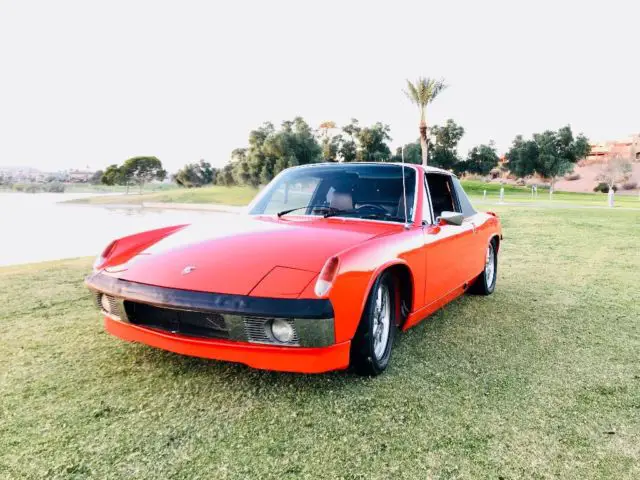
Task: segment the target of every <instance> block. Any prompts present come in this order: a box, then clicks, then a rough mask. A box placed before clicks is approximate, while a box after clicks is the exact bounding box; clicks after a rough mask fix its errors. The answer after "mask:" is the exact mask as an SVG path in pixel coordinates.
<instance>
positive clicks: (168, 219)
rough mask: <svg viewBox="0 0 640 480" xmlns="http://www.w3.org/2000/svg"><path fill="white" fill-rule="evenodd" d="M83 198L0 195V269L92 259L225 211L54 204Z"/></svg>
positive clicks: (215, 217)
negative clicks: (121, 240) (130, 239)
mask: <svg viewBox="0 0 640 480" xmlns="http://www.w3.org/2000/svg"><path fill="white" fill-rule="evenodd" d="M86 196H89V195H87V194H60V193H58V194H56V193H35V194H29V193H0V265H15V264H20V263H32V262H41V261H46V260H57V259H61V258H72V257H84V256H93V255H97V254H98V253H100V252H101V251H102V250H103V249H104V247H106V246H107V244H108V243H109V242H110V241H111V240H113V239H115V238H118V237H122V236H125V235H129V234H132V233H136V232H141V231H143V230H149V229H153V228H160V227H164V226H168V225H176V224H180V223H193V222H196V221H209V220H210V221H211V222H219V221H225V220H226V221H228V220H229V219H230V216H231V215H234V214H231V213H220V212H206V211H191V210H158V209H143V208H141V207H137V206H108V207H103V206H93V205H73V204H60V203H58V202H60V201H63V200H70V199H74V198H82V197H86Z"/></svg>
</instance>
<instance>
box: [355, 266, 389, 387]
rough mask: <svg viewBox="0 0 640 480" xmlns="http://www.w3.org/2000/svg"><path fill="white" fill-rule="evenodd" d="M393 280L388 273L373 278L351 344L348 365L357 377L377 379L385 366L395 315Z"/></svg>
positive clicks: (387, 363) (386, 364)
mask: <svg viewBox="0 0 640 480" xmlns="http://www.w3.org/2000/svg"><path fill="white" fill-rule="evenodd" d="M393 280H394V278H393V277H392V275H391V274H389V273H383V274H382V275H380V277H378V278H377V280H376V281H375V283H374V284H373V288H372V289H371V293H369V298H368V299H367V304H366V306H365V309H364V313H363V315H362V319H361V320H360V324H359V325H358V330H357V331H356V335H355V337H354V338H353V341H352V343H351V364H352V366H353V368H354V370H355V371H356V373H358V374H360V375H366V376H376V375H380V374H381V373H382V372H384V371H385V369H386V368H387V366H388V365H389V359H390V358H391V347H392V346H393V338H394V336H395V331H396V315H397V313H396V300H397V298H396V290H395V282H394V281H393Z"/></svg>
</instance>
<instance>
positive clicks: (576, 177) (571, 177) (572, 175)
mask: <svg viewBox="0 0 640 480" xmlns="http://www.w3.org/2000/svg"><path fill="white" fill-rule="evenodd" d="M564 179H565V180H569V181H570V182H572V181H574V180H580V174H579V173H570V174H568V175H565V176H564Z"/></svg>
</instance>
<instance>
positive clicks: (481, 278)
mask: <svg viewBox="0 0 640 480" xmlns="http://www.w3.org/2000/svg"><path fill="white" fill-rule="evenodd" d="M489 248H491V249H492V250H493V275H491V279H490V280H489V279H488V275H487V271H488V269H489V265H487V262H486V260H485V267H484V270H482V273H481V274H480V275H478V277H477V278H476V279H475V281H474V282H473V284H472V285H471V288H469V293H473V294H475V295H491V294H492V293H493V291H494V290H495V289H496V280H497V278H498V249H497V243H496V240H495V238H494V239H492V240H491V242H489V245H488V246H487V249H489ZM486 258H487V253H485V259H486Z"/></svg>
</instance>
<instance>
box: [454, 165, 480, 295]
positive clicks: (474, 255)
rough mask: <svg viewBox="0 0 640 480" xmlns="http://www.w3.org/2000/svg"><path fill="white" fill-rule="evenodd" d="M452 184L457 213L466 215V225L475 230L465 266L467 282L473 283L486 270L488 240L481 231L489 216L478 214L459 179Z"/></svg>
mask: <svg viewBox="0 0 640 480" xmlns="http://www.w3.org/2000/svg"><path fill="white" fill-rule="evenodd" d="M451 182H452V184H453V187H454V194H455V196H456V200H457V203H458V204H457V207H458V210H457V211H458V212H460V213H462V214H463V215H464V223H468V224H469V225H471V226H472V229H473V235H471V236H469V238H468V242H467V243H466V245H465V259H466V260H465V263H464V266H463V268H464V270H465V274H464V277H465V279H466V281H468V282H471V281H472V280H474V279H475V277H477V276H478V275H479V274H480V273H481V272H482V270H483V269H484V262H485V255H486V249H487V240H486V238H485V236H484V235H482V233H481V230H482V228H483V223H484V222H485V221H486V217H487V216H486V215H485V214H482V213H478V212H476V210H475V209H474V208H473V206H472V205H471V202H470V201H469V197H467V194H466V193H465V191H464V189H463V188H462V184H461V183H460V180H458V178H456V177H453V176H452V177H451Z"/></svg>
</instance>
